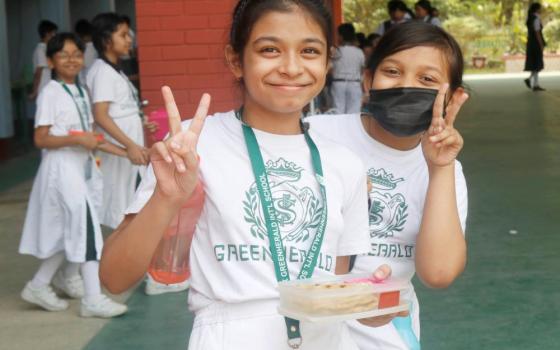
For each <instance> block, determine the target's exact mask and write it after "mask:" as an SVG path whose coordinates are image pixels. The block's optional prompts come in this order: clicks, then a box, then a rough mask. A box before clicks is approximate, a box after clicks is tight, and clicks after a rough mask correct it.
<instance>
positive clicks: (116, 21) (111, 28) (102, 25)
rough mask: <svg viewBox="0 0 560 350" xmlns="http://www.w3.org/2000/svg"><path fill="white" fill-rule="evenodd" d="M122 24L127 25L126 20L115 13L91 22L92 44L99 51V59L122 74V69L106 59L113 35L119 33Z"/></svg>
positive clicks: (99, 15) (100, 16)
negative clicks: (106, 52) (106, 50)
mask: <svg viewBox="0 0 560 350" xmlns="http://www.w3.org/2000/svg"><path fill="white" fill-rule="evenodd" d="M121 24H127V23H126V20H125V19H124V17H123V16H121V15H119V14H116V13H114V12H105V13H100V14H98V15H97V16H95V17H94V18H93V21H91V29H92V42H93V46H94V47H95V51H97V54H98V55H99V58H101V59H102V60H103V61H105V63H107V64H108V65H109V66H111V67H113V68H114V69H115V70H116V71H117V72H121V71H122V69H121V68H120V67H119V66H117V65H115V64H113V63H112V62H111V61H109V60H108V59H107V57H105V49H106V47H107V45H108V44H109V43H110V42H111V37H112V36H113V33H115V32H116V31H117V29H118V28H119V25H121Z"/></svg>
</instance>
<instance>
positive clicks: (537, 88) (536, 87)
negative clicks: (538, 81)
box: [533, 86, 546, 91]
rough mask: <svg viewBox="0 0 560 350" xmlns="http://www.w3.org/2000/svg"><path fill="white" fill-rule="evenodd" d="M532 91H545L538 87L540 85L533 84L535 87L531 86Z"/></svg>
mask: <svg viewBox="0 0 560 350" xmlns="http://www.w3.org/2000/svg"><path fill="white" fill-rule="evenodd" d="M533 91H546V89H543V88H542V87H540V86H535V87H534V88H533Z"/></svg>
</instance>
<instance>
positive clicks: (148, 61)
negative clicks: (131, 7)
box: [136, 0, 239, 118]
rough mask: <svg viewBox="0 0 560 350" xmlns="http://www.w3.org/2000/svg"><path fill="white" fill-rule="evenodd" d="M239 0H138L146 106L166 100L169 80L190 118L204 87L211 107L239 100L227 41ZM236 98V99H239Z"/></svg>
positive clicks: (225, 107) (218, 108)
mask: <svg viewBox="0 0 560 350" xmlns="http://www.w3.org/2000/svg"><path fill="white" fill-rule="evenodd" d="M236 3H237V0H206V1H200V0H171V1H165V0H136V17H137V19H136V20H137V40H138V47H139V50H138V55H139V63H140V81H141V89H142V97H143V98H145V99H148V100H149V101H150V105H149V107H148V108H147V109H146V111H147V112H148V113H149V112H150V111H152V110H154V109H157V108H160V107H162V106H163V99H162V98H161V93H160V88H161V87H162V86H163V85H169V86H170V87H171V88H172V89H173V92H174V95H175V99H176V100H177V104H178V106H179V110H180V111H181V115H182V117H183V118H190V117H191V116H192V114H193V113H194V111H195V110H196V106H197V105H198V101H199V100H200V96H201V95H202V93H203V92H208V93H210V94H211V95H212V106H211V113H213V112H216V111H225V110H229V109H232V108H234V107H235V106H237V104H238V103H239V102H238V101H239V99H238V96H237V95H238V92H237V90H236V87H235V86H234V84H233V76H232V75H231V73H230V72H229V69H228V68H227V67H226V65H225V59H224V47H225V45H226V42H227V37H228V30H229V26H230V23H231V13H232V10H233V7H234V5H235V4H236ZM236 101H237V102H236Z"/></svg>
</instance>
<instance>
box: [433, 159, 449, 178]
mask: <svg viewBox="0 0 560 350" xmlns="http://www.w3.org/2000/svg"><path fill="white" fill-rule="evenodd" d="M428 173H429V175H430V178H432V177H434V176H439V175H446V174H449V173H451V174H455V161H452V162H451V163H449V164H445V165H435V164H431V163H430V162H428Z"/></svg>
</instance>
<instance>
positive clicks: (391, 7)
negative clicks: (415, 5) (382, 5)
mask: <svg viewBox="0 0 560 350" xmlns="http://www.w3.org/2000/svg"><path fill="white" fill-rule="evenodd" d="M387 11H389V13H393V12H395V11H402V12H406V13H408V12H409V9H408V6H406V4H405V3H404V2H403V1H402V0H391V1H389V2H388V3H387Z"/></svg>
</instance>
